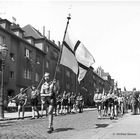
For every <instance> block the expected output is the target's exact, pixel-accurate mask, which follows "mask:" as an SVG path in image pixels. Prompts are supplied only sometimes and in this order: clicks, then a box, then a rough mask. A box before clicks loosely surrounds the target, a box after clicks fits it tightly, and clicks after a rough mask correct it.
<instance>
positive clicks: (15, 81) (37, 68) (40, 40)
mask: <svg viewBox="0 0 140 140" xmlns="http://www.w3.org/2000/svg"><path fill="white" fill-rule="evenodd" d="M0 44H6V45H7V47H8V56H7V58H6V61H5V67H4V105H5V106H6V105H7V103H8V96H11V97H14V96H15V95H17V94H18V93H19V89H20V88H21V87H23V88H27V87H29V86H31V85H32V84H35V85H36V86H38V85H39V84H40V82H41V81H42V78H43V75H44V73H45V72H49V73H50V77H51V80H52V79H53V78H54V75H55V73H56V77H55V78H56V80H57V84H58V85H59V87H60V88H61V91H64V90H66V91H69V90H70V91H73V92H75V91H76V85H75V74H74V73H73V72H72V71H71V70H70V69H68V68H66V67H64V66H61V65H60V66H59V65H58V69H57V70H56V65H57V62H58V58H59V52H60V48H61V45H59V46H58V45H56V44H55V43H54V42H52V41H50V40H48V39H47V38H46V37H45V36H43V35H42V34H41V33H40V32H39V31H37V30H36V29H35V28H34V27H32V26H31V25H27V26H25V27H23V28H21V27H20V26H19V25H17V24H14V23H11V22H10V21H8V20H7V19H0ZM0 62H1V61H0ZM0 79H1V71H0ZM0 83H1V80H0Z"/></svg>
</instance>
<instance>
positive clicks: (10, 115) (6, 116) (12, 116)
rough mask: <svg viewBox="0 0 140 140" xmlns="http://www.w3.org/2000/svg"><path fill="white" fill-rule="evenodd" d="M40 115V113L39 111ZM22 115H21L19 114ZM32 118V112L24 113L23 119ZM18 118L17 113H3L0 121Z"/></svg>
mask: <svg viewBox="0 0 140 140" xmlns="http://www.w3.org/2000/svg"><path fill="white" fill-rule="evenodd" d="M95 109H96V108H85V109H84V111H90V110H95ZM39 113H40V114H41V111H39ZM21 114H22V113H21ZM43 116H45V110H44V112H43ZM31 117H32V112H31V111H28V112H27V111H26V112H25V115H24V118H31ZM17 118H18V113H17V112H4V119H1V120H0V121H5V120H14V119H17Z"/></svg>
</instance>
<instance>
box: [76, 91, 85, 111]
mask: <svg viewBox="0 0 140 140" xmlns="http://www.w3.org/2000/svg"><path fill="white" fill-rule="evenodd" d="M76 105H77V108H78V109H79V113H82V112H83V105H84V100H83V96H82V94H81V93H80V92H79V93H78V95H77V97H76Z"/></svg>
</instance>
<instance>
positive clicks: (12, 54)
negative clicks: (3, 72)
mask: <svg viewBox="0 0 140 140" xmlns="http://www.w3.org/2000/svg"><path fill="white" fill-rule="evenodd" d="M10 59H11V60H12V61H15V59H14V53H10Z"/></svg>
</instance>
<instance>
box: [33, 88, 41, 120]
mask: <svg viewBox="0 0 140 140" xmlns="http://www.w3.org/2000/svg"><path fill="white" fill-rule="evenodd" d="M31 90H32V91H31V107H32V118H31V119H35V111H36V113H37V118H39V117H40V114H39V111H38V96H39V91H38V90H37V89H36V87H35V85H32V87H31Z"/></svg>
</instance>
